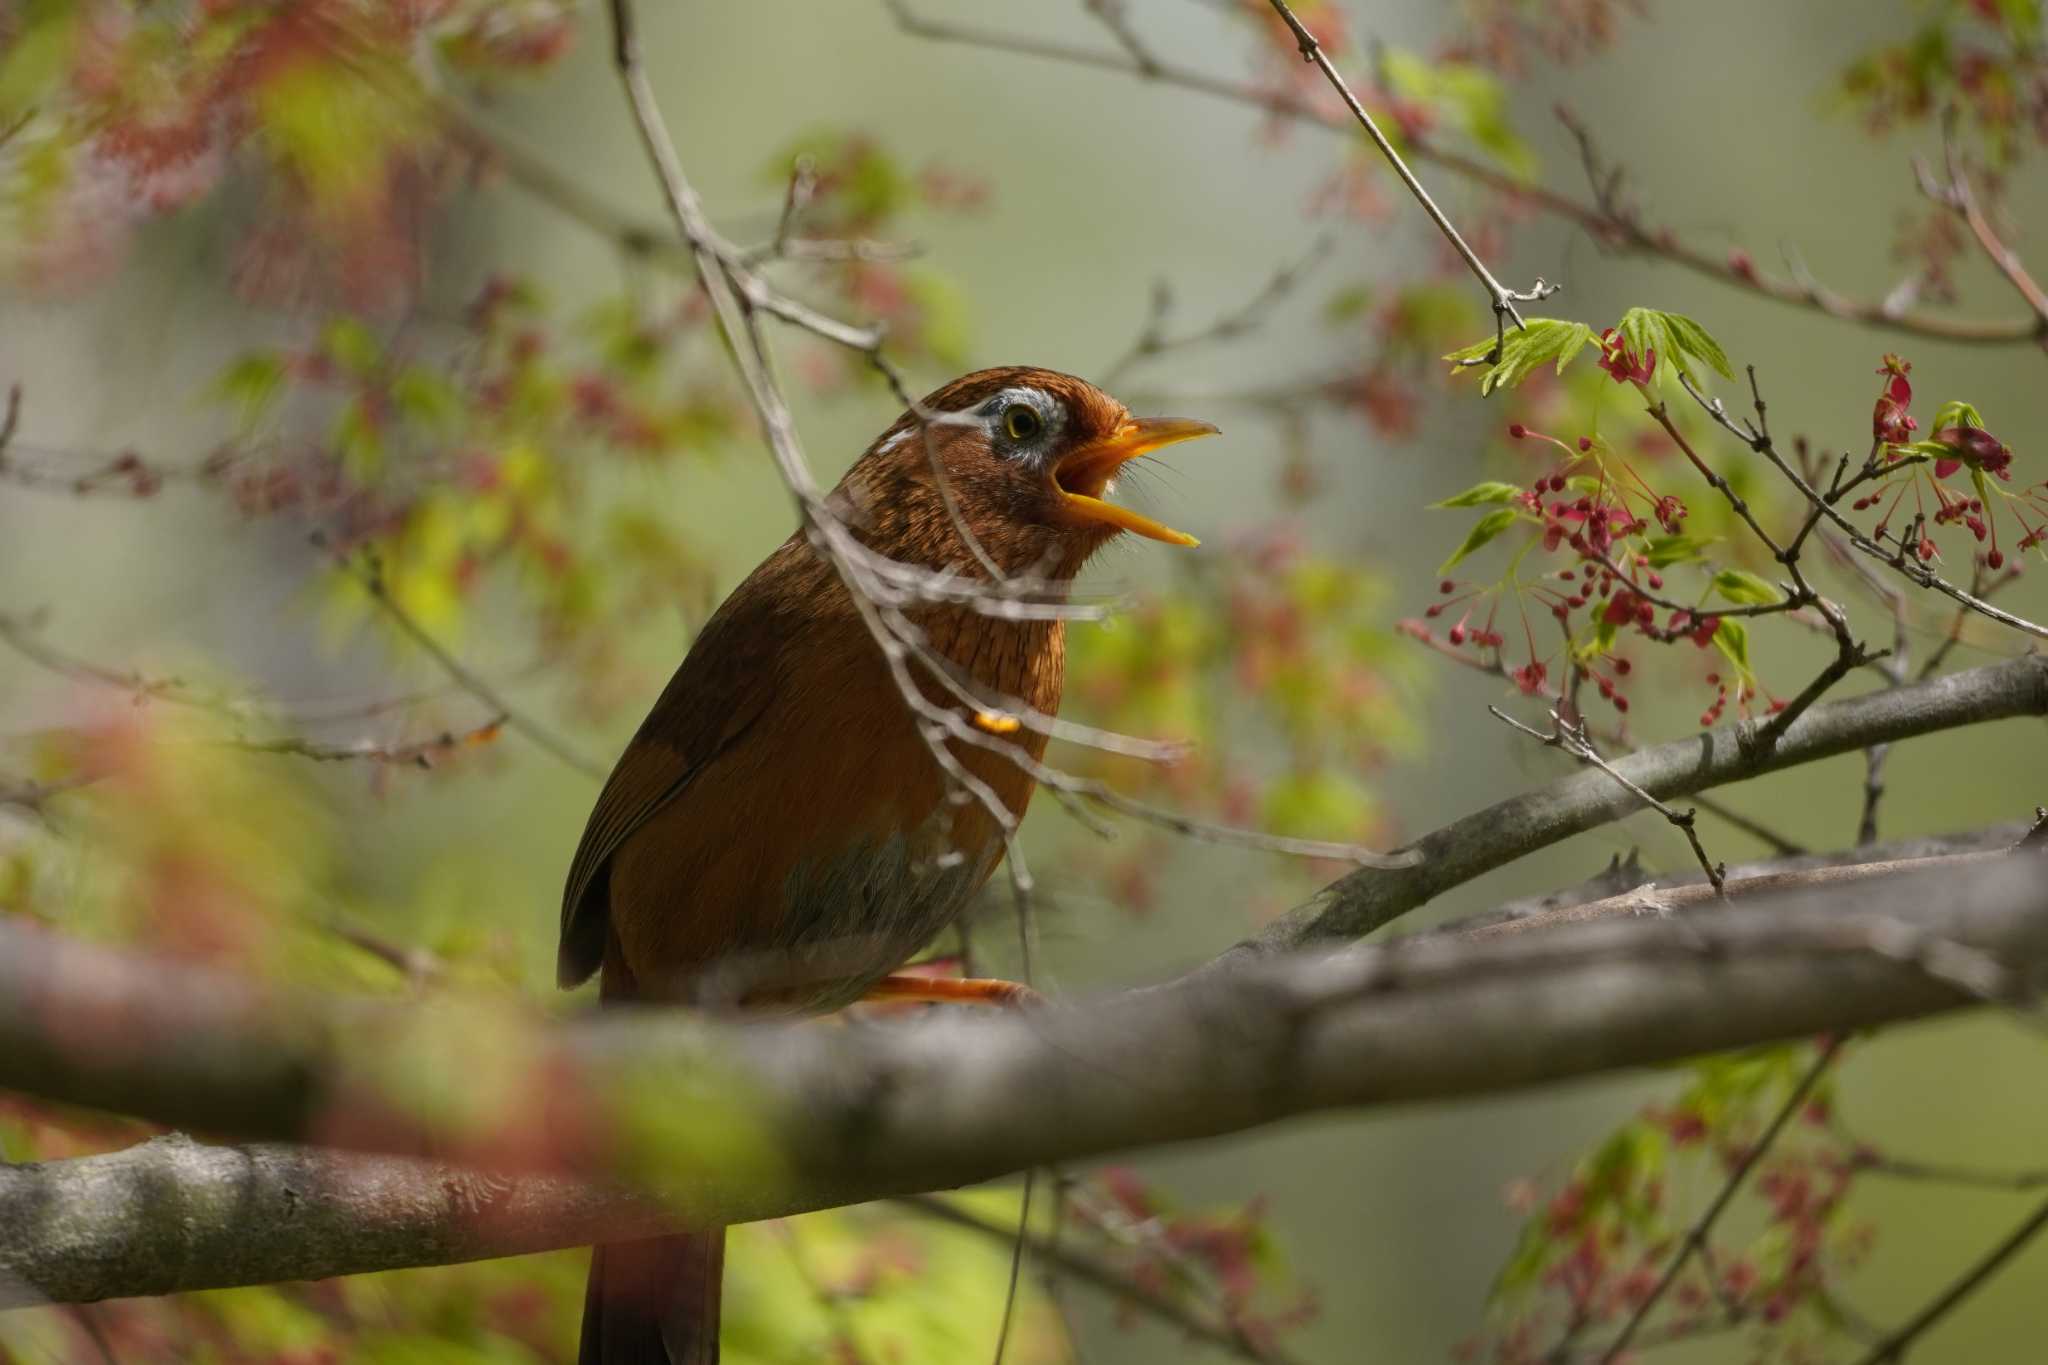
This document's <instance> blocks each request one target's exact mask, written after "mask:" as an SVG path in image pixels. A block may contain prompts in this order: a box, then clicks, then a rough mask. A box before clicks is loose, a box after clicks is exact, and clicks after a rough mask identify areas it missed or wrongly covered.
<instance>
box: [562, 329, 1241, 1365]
mask: <svg viewBox="0 0 2048 1365" xmlns="http://www.w3.org/2000/svg"><path fill="white" fill-rule="evenodd" d="M922 409H923V416H920V415H919V414H917V413H915V412H906V413H904V414H903V416H902V417H900V418H898V419H897V420H896V422H895V424H894V425H892V426H891V427H890V428H889V429H888V430H887V431H885V432H883V433H882V435H881V436H880V437H878V438H877V439H876V441H875V443H874V444H873V445H871V446H869V447H868V449H867V452H866V453H865V454H863V455H862V456H861V457H860V459H859V460H858V461H856V462H855V463H854V465H853V466H852V467H851V468H850V469H848V470H847V472H846V476H845V477H844V478H843V479H841V480H840V481H839V484H838V486H837V488H835V489H834V490H833V494H832V497H831V498H830V500H829V503H828V505H829V506H830V507H831V508H832V509H833V510H834V512H835V514H836V515H837V516H838V517H839V518H840V519H841V520H842V522H843V523H844V525H845V526H846V527H847V529H848V530H849V531H850V532H851V533H852V534H853V535H855V536H856V537H858V538H859V540H860V541H861V542H862V543H863V544H864V545H866V546H867V547H868V548H869V549H870V550H873V551H875V552H877V553H879V554H882V555H886V556H888V557H889V558H890V559H892V560H896V561H898V562H901V563H904V564H909V565H914V566H918V567H920V568H923V569H928V570H935V571H938V570H945V571H951V572H952V573H955V574H958V575H963V576H967V577H978V578H981V579H983V580H986V579H987V578H988V573H987V571H986V569H984V568H983V567H982V564H981V559H982V556H981V555H977V554H976V553H974V552H973V551H972V549H971V548H970V547H969V546H968V545H967V544H966V543H965V538H964V537H963V536H962V535H961V533H960V526H959V523H964V525H965V527H966V529H967V530H968V531H969V532H971V533H972V536H973V538H974V540H975V541H977V542H978V543H979V545H980V547H981V550H982V552H983V553H984V554H985V556H986V557H987V558H988V559H989V560H990V561H992V562H993V563H994V565H995V566H996V567H997V568H999V569H1000V570H1001V571H1002V572H1003V574H1004V576H1005V577H1018V576H1030V577H1032V578H1035V579H1041V580H1049V582H1050V584H1051V585H1058V587H1059V590H1061V591H1063V590H1064V586H1065V585H1066V584H1068V583H1069V582H1071V580H1072V579H1073V577H1074V575H1075V574H1077V573H1078V572H1080V570H1081V567H1082V565H1084V564H1085V563H1087V561H1088V559H1089V557H1090V556H1091V555H1093V554H1094V553H1095V552H1096V551H1097V550H1099V549H1101V548H1102V547H1103V546H1104V545H1105V544H1107V543H1108V542H1109V541H1110V540H1112V539H1113V538H1115V537H1116V536H1117V535H1119V534H1120V533H1122V532H1125V531H1130V532H1134V533H1136V534H1138V535H1141V536H1147V537H1150V538H1151V539H1153V540H1159V541H1165V542H1166V543H1168V544H1173V545H1193V544H1195V540H1194V537H1192V536H1189V535H1186V534H1184V533H1182V532H1180V531H1175V530H1172V529H1170V528H1169V527H1166V526H1162V525H1160V524H1159V523H1158V522H1156V521H1153V520H1151V519H1150V518H1148V517H1145V516H1143V515H1141V514H1139V513H1137V512H1134V511H1132V510H1130V509H1129V508H1128V507H1124V506H1120V505H1118V504H1116V503H1113V502H1110V501H1108V500H1107V499H1108V497H1109V495H1110V493H1111V490H1112V485H1113V484H1114V481H1115V479H1116V475H1117V471H1118V470H1119V469H1120V468H1121V467H1122V466H1123V465H1124V463H1125V462H1126V461H1128V460H1132V459H1135V458H1136V457H1138V456H1140V455H1144V454H1146V453H1148V452H1150V451H1154V450H1157V449H1159V448H1160V447H1162V446H1166V445H1170V444H1173V443H1174V442H1178V441H1185V440H1189V439H1191V438H1194V437H1197V436H1206V435H1211V434H1213V433H1214V432H1215V431H1216V428H1215V427H1213V426H1211V425H1210V424H1209V423H1207V422H1194V421H1181V420H1174V419H1161V418H1134V417H1132V416H1131V414H1130V412H1129V411H1128V410H1127V409H1126V408H1125V407H1124V406H1123V404H1121V403H1119V402H1117V401H1116V400H1115V399H1114V398H1111V397H1110V396H1109V395H1108V394H1106V393H1104V392H1102V391H1101V390H1100V389H1098V388H1096V387H1095V386H1093V385H1092V384H1089V383H1087V382H1085V381H1083V380H1080V379H1076V378H1074V377H1073V376H1071V375H1065V374H1058V373H1055V372H1053V371H1050V370H1040V369H1029V368H1009V369H994V370H982V371H979V372H977V373H974V374H970V375H967V376H965V377H964V378H961V379H957V380H955V381H953V382H952V383H951V384H948V385H946V386H945V387H944V388H942V389H939V390H938V391H937V392H935V393H933V394H931V395H930V396H929V397H927V398H926V399H925V400H924V402H923V404H922ZM935 466H936V468H935ZM942 479H943V482H941V480H942ZM948 490H950V493H951V496H952V501H953V509H952V510H950V511H949V509H948V507H947V502H946V493H947V491H948ZM955 513H957V514H958V515H957V518H956V516H955ZM910 616H911V618H912V621H913V622H914V624H915V625H916V626H917V627H918V628H919V629H920V630H921V631H922V632H923V634H924V636H925V638H926V640H927V642H928V643H929V645H930V646H931V648H932V649H933V650H934V651H935V652H936V653H937V654H938V655H940V656H941V657H942V658H943V659H944V660H946V661H948V662H949V664H950V666H951V667H952V668H954V669H956V670H957V671H958V674H959V675H964V676H965V677H969V678H971V679H972V681H973V683H974V684H975V685H976V689H977V690H978V691H979V692H980V693H981V694H982V695H984V696H985V697H994V698H1006V699H1011V700H1012V702H1013V703H1021V704H1022V705H1023V706H1025V707H1029V708H1032V709H1034V710H1036V711H1038V712H1042V713H1044V714H1046V715H1050V714H1052V713H1053V712H1055V711H1056V710H1057V709H1058V707H1059V702H1060V687H1061V680H1062V673H1063V670H1064V663H1065V654H1066V640H1065V634H1064V624H1063V623H1062V622H1061V621H1058V620H1019V619H1014V618H1011V617H1005V616H1000V615H995V614H991V613H988V612H985V611H979V610H977V609H976V607H975V605H974V604H972V603H960V602H948V603H942V604H938V605H928V606H921V607H918V608H916V609H914V610H912V611H911V612H910ZM911 667H912V669H913V671H918V665H916V664H913V665H911ZM925 671H927V672H928V671H929V670H925ZM955 681H959V678H958V677H956V679H955ZM915 685H917V686H918V687H919V688H920V689H921V690H922V692H923V694H924V695H925V696H926V697H928V698H929V699H930V700H931V701H932V702H933V703H935V704H938V705H945V706H949V707H953V708H955V709H957V710H959V711H960V712H961V714H962V716H963V719H965V720H967V721H968V723H970V724H979V725H980V726H982V727H983V729H984V730H985V731H986V732H988V734H989V735H990V737H991V738H995V739H996V742H995V743H994V744H993V745H990V746H983V745H979V744H969V743H964V742H962V741H961V740H959V739H957V738H956V739H953V740H950V741H947V743H948V747H949V750H950V752H951V753H952V755H953V757H954V758H955V759H956V760H957V761H958V762H959V764H960V765H961V766H963V767H964V768H965V769H966V770H967V771H968V772H969V773H971V774H972V775H973V776H974V777H975V778H977V779H978V780H979V781H980V783H982V784H983V785H984V786H985V788H986V790H987V791H988V792H989V793H992V794H993V795H994V797H995V798H996V799H997V800H999V801H1000V802H1001V803H1002V805H1003V806H1004V807H1005V808H1006V809H1007V810H1009V811H1010V812H1012V813H1013V814H1016V815H1022V813H1023V811H1024V807H1025V803H1026V802H1028V801H1029V800H1030V798H1031V792H1032V787H1033V785H1034V784H1033V781H1032V778H1031V776H1030V773H1029V772H1028V771H1027V769H1026V766H1025V764H1023V763H1020V762H1019V761H1017V760H1018V758H1019V757H1021V756H1023V755H1028V756H1029V757H1030V758H1031V759H1033V760H1036V759H1038V758H1039V757H1040V756H1041V755H1042V754H1043V753H1044V750H1045V742H1046V736H1045V734H1044V733H1043V731H1042V730H1041V729H1036V728H1033V727H1032V726H1029V725H1021V724H1016V723H1015V717H1014V716H1011V715H1009V714H1008V713H1003V712H997V713H990V712H987V711H985V710H977V709H975V708H967V707H963V706H962V703H961V702H960V700H959V698H958V695H957V694H955V693H954V692H952V691H950V690H948V689H947V688H945V687H944V686H943V685H941V683H940V682H939V680H937V679H934V678H931V677H928V676H920V677H918V678H917V679H916V682H915ZM1005 731H1007V732H1008V733H1004V732H1005ZM997 736H1000V738H996V737H997ZM1011 745H1014V746H1015V747H1016V749H1017V750H1019V751H1021V753H1020V754H1012V753H1010V752H1007V749H1008V747H1009V746H1011ZM948 790H949V789H948V783H947V778H946V775H945V773H944V772H943V771H942V769H941V766H940V764H939V763H938V761H937V760H936V757H935V756H934V754H933V753H932V752H931V750H930V748H929V747H928V746H927V744H926V741H925V739H924V737H923V734H922V733H921V732H920V729H919V725H918V723H917V721H916V719H915V718H914V717H913V715H912V713H911V709H910V707H909V706H908V705H907V704H906V700H905V698H904V696H903V693H902V692H901V690H900V686H899V683H898V681H897V679H896V677H895V676H893V675H892V673H891V671H890V669H889V667H888V665H887V662H886V661H885V659H884V656H883V653H882V651H881V649H880V648H879V647H878V645H877V643H876V641H875V640H874V638H873V636H872V635H871V633H870V631H869V628H868V626H867V624H866V622H865V621H864V619H863V617H862V614H861V612H860V610H859V608H858V604H857V603H856V602H855V600H854V598H853V597H852V596H851V595H850V594H849V592H848V590H847V589H846V587H845V586H844V585H843V584H842V582H841V581H840V578H839V576H838V573H837V571H836V570H835V568H834V567H833V565H832V564H831V563H829V562H828V561H827V560H826V559H825V558H824V556H823V555H821V554H820V553H819V551H818V550H816V549H815V548H814V547H813V545H812V544H811V542H810V540H809V539H808V538H807V537H806V535H805V534H804V533H803V532H802V531H798V532H797V533H796V534H794V535H792V536H791V537H790V538H789V539H788V540H786V541H784V542H783V544H782V545H781V547H780V548H778V549H777V550H776V551H775V552H774V553H773V554H771V555H769V556H768V558H767V559H766V560H764V561H762V563H761V565H760V567H758V568H756V569H755V570H754V572H753V573H752V574H750V575H749V576H748V577H747V579H746V581H745V582H743V583H741V584H740V586H739V587H738V588H737V589H735V590H734V592H733V594H732V595H731V596H730V597H728V598H727V599H726V600H725V602H724V604H723V605H721V606H720V607H719V608H718V610H717V611H716V612H715V613H713V615H712V617H711V619H710V620H709V621H707V622H706V623H705V625H704V629H703V630H702V632H701V633H699V635H698V636H697V639H696V642H695V643H694V644H693V645H692V646H691V648H690V651H689V653H688V655H687V656H686V657H685V658H684V659H683V662H682V666H681V667H679V668H678V669H677V670H676V673H675V676H674V677H673V678H672V679H671V680H670V681H669V684H668V687H667V688H666V689H665V690H664V691H663V692H662V694H661V697H660V699H659V700H657V701H656V702H655V704H654V709H653V710H652V711H651V712H649V713H648V716H647V719H646V720H645V721H644V722H643V723H642V724H641V726H640V729H639V732H638V733H637V734H635V735H634V737H633V740H632V742H631V743H630V744H628V745H627V746H626V751H625V753H624V754H623V755H621V756H620V758H619V761H618V766H617V767H616V768H614V769H613V771H612V774H611V777H610V779H609V780H608V781H607V782H606V783H605V786H604V790H603V792H602V793H600V795H599V796H598V798H597V807H596V809H595V810H593V811H592V812H591V815H590V822H589V824H588V826H587V827H586V828H585V829H584V832H583V842H582V844H581V845H580V846H579V847H578V848H577V850H576V856H575V860H574V862H573V863H572V864H571V866H570V869H569V880H568V886H567V888H566V890H565V891H564V893H563V897H562V936H561V949H560V955H559V976H560V980H561V984H562V985H563V986H564V987H573V986H576V985H579V984H581V983H582V982H584V981H586V980H588V979H589V977H590V976H591V974H592V973H598V974H599V981H600V987H599V989H600V996H601V998H602V999H603V1000H605V1001H606V1002H618V1001H627V1000H633V1001H662V1002H669V1003H676V1004H683V1005H689V1006H695V1007H698V1008H704V1009H718V1010H732V1009H741V1010H767V1009H775V1010H782V1011H791V1010H796V1011H825V1010H831V1009H836V1008H839V1007H840V1006H843V1005H847V1004H851V1003H853V1002H855V1001H858V1000H860V999H863V998H867V997H879V996H889V997H892V998H896V999H902V998H905V997H906V996H908V997H914V998H925V999H938V998H945V999H973V998H977V997H979V998H988V999H996V998H1000V997H1002V996H1003V994H1004V991H1003V989H1002V987H1003V985H1004V983H975V982H963V981H951V982H931V981H925V980H919V979H917V978H909V977H896V976H892V975H891V973H893V972H894V971H895V970H896V969H897V968H898V967H900V966H902V965H903V964H904V963H905V962H906V961H907V960H909V958H910V957H911V956H912V955H913V954H915V953H916V952H918V951H919V950H920V949H921V948H923V947H924V946H925V944H926V943H928V942H929V941H930V940H931V939H932V938H933V937H934V936H935V935H936V934H938V933H939V931H940V930H942V929H944V928H946V927H947V926H948V925H949V924H951V923H952V922H953V920H954V919H955V917H957V916H958V915H959V914H960V912H961V910H962V909H963V908H964V907H965V906H966V904H967V902H968V899H969V898H970V897H971V896H972V895H973V894H974V893H975V891H976V890H978V889H979V888H980V886H981V885H982V883H983V882H985V881H986V880H987V879H988V877H989V874H990V873H992V872H993V871H994V870H995V867H996V865H997V863H998V862H999V861H1000V860H1001V857H1002V852H1003V840H1002V831H1001V827H1000V825H999V824H998V822H997V820H996V818H995V816H994V814H993V813H992V812H991V811H990V810H989V809H988V808H987V807H986V806H985V805H984V804H982V803H981V802H979V801H966V802H964V803H963V802H959V801H949V800H948V799H947V796H948ZM724 1246H725V1237H724V1233H723V1232H722V1231H712V1232H704V1233H691V1234H688V1235H686V1236H680V1237H664V1238H659V1239H656V1240H653V1241H645V1242H633V1243H616V1244H612V1245H609V1246H604V1247H600V1248H598V1249H597V1251H596V1252H595V1253H594V1255H593V1258H592V1261H591V1267H590V1281H589V1287H588V1290H587V1292H586V1295H585V1299H584V1309H583V1337H582V1348H581V1359H582V1361H583V1363H584V1365H598V1363H599V1362H602V1365H710V1362H715V1361H716V1360H717V1359H718V1316H719V1298H720V1288H721V1278H722V1274H723V1266H724Z"/></svg>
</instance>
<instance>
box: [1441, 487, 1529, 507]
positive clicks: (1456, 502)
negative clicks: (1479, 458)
mask: <svg viewBox="0 0 2048 1365" xmlns="http://www.w3.org/2000/svg"><path fill="white" fill-rule="evenodd" d="M1521 496H1522V490H1521V489H1520V488H1518V487H1516V486H1515V485H1514V484H1511V483H1496V482H1493V481H1491V480H1489V481H1487V482H1486V483H1475V484H1473V485H1472V486H1471V487H1470V488H1468V489H1466V490H1465V491H1464V492H1462V493H1460V494H1458V495H1457V496H1456V497H1453V498H1445V499H1444V500H1443V501H1442V502H1433V503H1431V504H1430V506H1431V507H1478V506H1481V505H1483V504H1485V503H1489V502H1513V501H1514V500H1515V499H1516V498H1519V497H1521Z"/></svg>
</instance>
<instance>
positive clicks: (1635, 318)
mask: <svg viewBox="0 0 2048 1365" xmlns="http://www.w3.org/2000/svg"><path fill="white" fill-rule="evenodd" d="M1615 330H1616V331H1617V332H1619V333H1620V334H1621V339H1622V340H1623V341H1625V342H1627V343H1628V345H1629V349H1630V350H1632V351H1634V352H1635V354H1636V355H1637V356H1639V357H1647V356H1648V355H1649V353H1650V352H1651V351H1653V350H1654V351H1655V352H1656V353H1657V356H1658V358H1659V359H1660V360H1662V361H1663V362H1664V363H1665V364H1667V365H1671V366H1674V367H1676V368H1677V369H1678V370H1679V371H1681V372H1682V373H1683V374H1684V375H1685V376H1686V377H1687V378H1688V379H1697V378H1698V377H1699V370H1698V368H1697V367H1698V365H1701V364H1704V365H1706V366H1707V367H1708V368H1710V369H1712V370H1714V371H1716V372H1717V373H1719V374H1721V375H1723V376H1724V377H1726V378H1729V379H1733V378H1734V377H1735V372H1734V370H1733V369H1732V368H1730V366H1729V364H1728V353H1727V352H1726V351H1724V350H1722V349H1721V343H1720V342H1718V341H1716V340H1714V338H1713V336H1712V335H1711V334H1710V333H1709V332H1708V331H1707V329H1706V328H1704V327H1702V326H1700V325H1699V324H1698V323H1697V322H1694V321H1693V320H1692V319H1691V318H1689V317H1687V316H1685V314H1683V313H1666V312H1661V311H1659V310H1658V309H1655V308H1631V309H1629V310H1628V311H1627V312H1626V313H1623V314H1622V315H1621V321H1620V323H1619V324H1617V325H1616V327H1615Z"/></svg>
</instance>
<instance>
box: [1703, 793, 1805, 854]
mask: <svg viewBox="0 0 2048 1365" xmlns="http://www.w3.org/2000/svg"><path fill="white" fill-rule="evenodd" d="M1693 801H1694V802H1695V803H1696V804H1697V805H1698V806H1699V808H1700V809H1701V810H1703V811H1705V812H1706V813H1707V814H1709V815H1711V816H1714V817H1715V818H1716V819H1719V820H1723V821H1725V822H1727V823H1728V824H1731V825H1733V826H1735V828H1737V829H1739V830H1741V831H1742V832H1743V833H1744V834H1747V835H1749V836H1750V837H1751V838H1753V839H1760V840H1762V841H1763V842H1764V843H1766V844H1768V845H1769V846H1770V848H1771V850H1772V852H1774V853H1777V854H1779V855H1781V856H1783V857H1787V858H1797V857H1799V856H1801V855H1802V854H1805V853H1808V852H1810V851H1811V850H1809V849H1808V848H1807V847H1806V846H1805V845H1804V844H1797V843H1794V842H1793V841H1792V840H1790V839H1787V838H1786V837H1785V836H1784V835H1782V834H1780V833H1778V831H1777V830H1775V829H1772V828H1771V827H1770V826H1769V825H1767V824H1765V823H1764V822H1763V821H1761V820H1758V819H1756V818H1755V817H1754V816H1749V815H1744V814H1743V813H1742V812H1741V811H1739V810H1737V809H1735V807H1733V806H1731V805H1729V804H1728V803H1727V802H1726V801H1723V800H1721V799H1720V798H1719V797H1715V796H1708V795H1707V794H1706V793H1705V792H1700V793H1698V794H1696V795H1695V796H1694V797H1693Z"/></svg>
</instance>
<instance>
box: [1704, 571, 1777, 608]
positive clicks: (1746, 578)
mask: <svg viewBox="0 0 2048 1365" xmlns="http://www.w3.org/2000/svg"><path fill="white" fill-rule="evenodd" d="M1714 591H1715V592H1718V593H1720V594H1721V596H1723V597H1725V598H1727V599H1728V600H1729V601H1730V602H1740V603H1742V604H1743V605H1745V606H1756V607H1767V606H1769V605H1770V604H1771V603H1773V602H1779V601H1783V600H1784V596H1785V594H1783V593H1781V592H1779V591H1778V590H1777V588H1776V587H1774V586H1772V584H1771V582H1770V580H1769V579H1766V578H1763V577H1760V576H1759V575H1757V574H1753V573H1750V572H1749V571H1748V570H1746V569H1723V570H1721V572H1719V573H1717V574H1715V575H1714Z"/></svg>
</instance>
